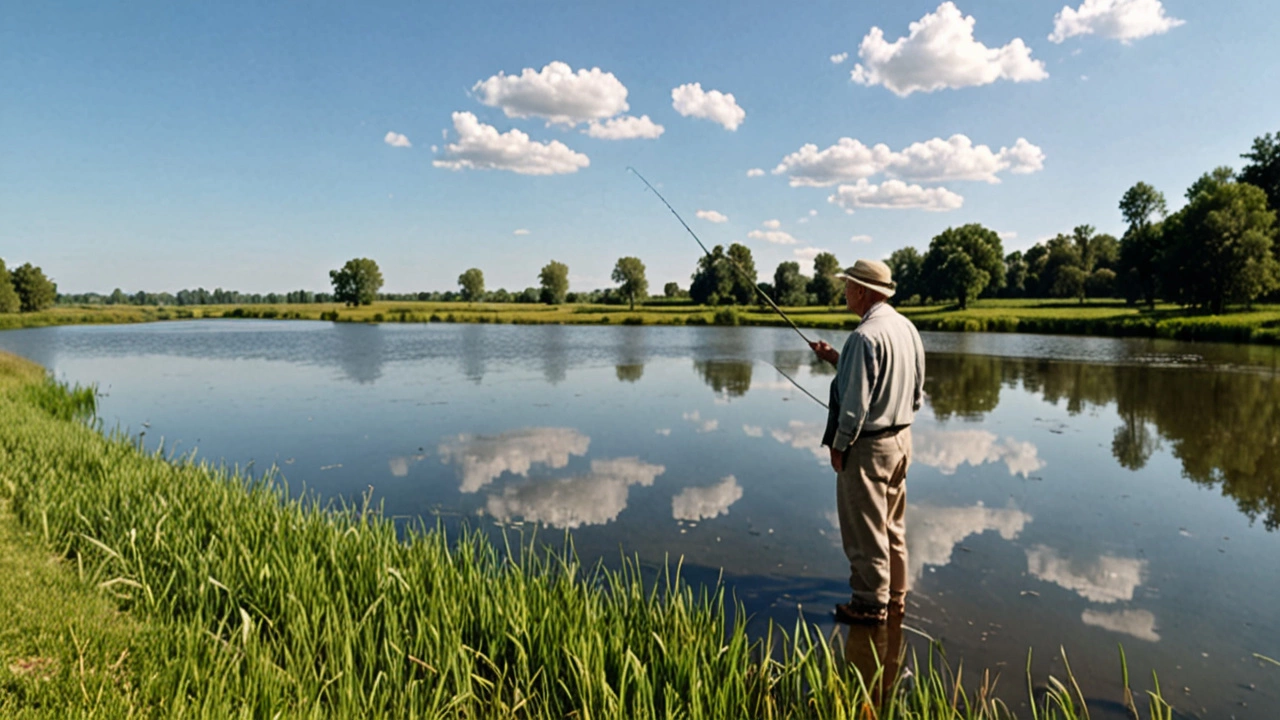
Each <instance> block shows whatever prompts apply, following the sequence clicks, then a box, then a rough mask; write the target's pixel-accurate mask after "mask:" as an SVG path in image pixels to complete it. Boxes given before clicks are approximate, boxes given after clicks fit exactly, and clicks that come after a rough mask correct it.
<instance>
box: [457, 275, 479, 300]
mask: <svg viewBox="0 0 1280 720" xmlns="http://www.w3.org/2000/svg"><path fill="white" fill-rule="evenodd" d="M458 285H460V286H462V299H463V300H466V301H467V302H475V301H476V300H480V299H481V298H483V297H484V272H483V271H481V270H480V268H470V269H468V270H467V271H466V272H464V273H462V274H461V275H459V276H458Z"/></svg>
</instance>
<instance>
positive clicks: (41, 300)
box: [9, 263, 58, 312]
mask: <svg viewBox="0 0 1280 720" xmlns="http://www.w3.org/2000/svg"><path fill="white" fill-rule="evenodd" d="M9 279H10V281H11V282H12V283H13V289H14V291H15V292H16V293H17V294H18V303H19V305H20V306H21V309H22V312H35V311H36V310H43V309H45V308H47V307H49V306H50V305H53V303H54V301H56V300H57V299H58V286H57V285H56V284H55V283H54V282H53V281H52V280H50V279H49V278H47V277H45V275H44V271H43V270H41V269H40V268H38V267H36V266H35V265H32V264H31V263H24V264H23V265H21V266H19V267H16V268H14V269H13V271H12V272H11V273H10V274H9Z"/></svg>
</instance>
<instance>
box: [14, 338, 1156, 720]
mask: <svg viewBox="0 0 1280 720" xmlns="http://www.w3.org/2000/svg"><path fill="white" fill-rule="evenodd" d="M95 399H96V396H95V394H94V391H93V390H92V389H84V388H67V387H65V386H63V385H60V384H58V383H56V382H54V381H53V380H51V379H49V378H48V377H47V376H46V375H45V373H44V372H43V371H42V369H40V368H38V367H36V366H34V365H31V364H30V363H28V362H26V361H23V360H19V359H17V358H15V357H14V356H11V355H5V354H0V570H2V571H3V572H0V612H2V613H3V615H4V617H5V618H6V619H7V620H8V622H7V623H6V625H5V627H4V629H3V631H2V632H0V716H3V717H18V718H65V717H219V718H222V717H244V718H249V717H254V718H285V717H288V718H295V717H296V718H322V717H324V718H327V717H374V718H383V717H386V718H410V717H423V718H446V717H448V718H565V717H574V718H623V717H625V718H659V717H662V718H677V717H679V718H744V717H751V718H787V717H806V718H860V719H861V718H872V719H876V718H886V719H887V718H920V719H932V718H957V719H958V718H1006V717H1013V716H1014V715H1013V713H1012V712H1011V711H1010V710H1009V708H1008V707H1007V705H1006V704H1005V703H1004V702H1002V701H1001V700H999V699H997V698H996V696H995V694H994V693H993V686H994V683H995V677H994V676H992V675H987V674H973V673H971V672H965V673H962V672H960V671H959V670H958V669H957V670H954V671H953V670H952V669H951V668H950V667H948V666H947V665H946V664H944V663H942V662H941V661H939V660H938V659H937V658H938V657H939V656H940V655H939V653H937V652H935V650H936V648H935V647H934V646H930V647H929V649H928V650H927V651H926V653H925V654H926V656H927V657H924V658H918V657H917V658H913V659H912V660H911V664H912V665H913V666H914V671H915V673H914V676H913V677H912V679H911V680H909V681H904V682H896V683H891V687H889V688H888V690H887V692H883V694H881V692H882V691H880V690H879V688H881V687H882V684H881V682H882V680H883V678H882V677H876V674H875V673H872V677H870V678H867V679H865V680H864V678H863V676H862V675H861V674H860V673H858V672H857V671H856V670H855V669H854V668H853V667H852V666H850V665H847V664H846V663H845V662H844V661H843V658H842V654H843V653H842V652H841V650H840V649H839V647H838V645H836V646H833V643H832V639H831V638H826V637H823V636H822V635H821V634H820V633H819V632H818V631H817V629H816V628H815V627H813V626H811V625H806V624H805V623H804V622H802V621H800V620H798V621H797V623H796V624H795V625H794V626H793V627H791V628H787V629H786V630H785V631H784V630H783V629H781V628H774V629H773V631H771V632H766V633H764V634H763V636H762V637H760V638H753V637H748V636H747V635H746V633H745V630H744V629H743V624H742V623H735V622H734V618H735V617H740V616H741V613H742V608H741V606H740V605H738V604H737V603H736V602H734V601H732V600H730V599H729V598H728V597H727V596H726V593H725V591H724V589H723V588H715V587H713V588H702V587H694V586H691V585H690V584H687V583H686V582H684V581H683V580H682V579H681V577H680V570H679V561H678V560H677V559H674V558H673V559H672V560H671V562H670V564H669V566H668V567H667V569H666V570H665V571H659V572H654V571H649V570H642V569H641V568H640V567H639V565H638V563H636V562H634V561H632V560H628V559H626V558H625V557H624V558H622V560H621V563H620V565H619V566H618V567H617V568H616V569H606V568H604V567H601V566H592V567H588V566H584V565H582V564H581V563H580V562H579V561H578V560H577V559H576V557H575V555H574V553H573V551H572V549H571V547H570V549H568V550H551V549H546V548H544V547H542V546H540V545H538V544H537V543H536V542H535V540H534V539H533V538H521V537H516V536H512V537H509V538H508V539H507V541H506V542H502V543H498V544H495V543H494V542H492V541H490V540H487V539H486V537H485V536H483V535H481V534H479V533H476V532H466V531H464V532H462V533H461V534H458V535H453V536H451V535H449V534H447V533H445V532H444V531H443V530H442V529H440V528H439V527H431V526H413V527H409V528H397V527H396V525H395V524H394V523H393V522H392V521H391V520H390V519H388V518H385V517H383V516H382V514H381V513H380V512H379V510H378V508H377V506H376V505H373V504H370V503H369V502H367V501H366V502H364V503H361V504H358V505H356V506H346V507H335V506H331V505H324V504H321V503H319V502H317V501H316V500H315V499H311V498H301V499H299V498H296V497H290V495H289V494H288V492H287V490H286V488H284V487H282V486H281V485H280V484H279V483H278V482H277V481H276V480H275V479H274V478H272V477H271V476H270V475H268V476H265V477H258V478H252V477H247V476H244V475H239V474H236V473H234V472H229V471H228V470H226V469H225V468H221V467H216V466H212V465H209V464H207V463H204V462H199V463H197V462H194V461H193V460H192V459H191V458H190V457H171V456H165V455H164V454H163V453H161V452H156V453H146V452H144V451H142V450H140V449H139V447H138V446H137V445H136V444H135V443H134V442H133V441H131V440H130V439H129V438H128V437H125V436H122V435H119V434H108V435H104V434H103V433H102V432H101V431H100V429H99V427H98V426H97V421H96V420H95V419H94V410H95ZM1067 667H1068V668H1069V665H1068V666H1067ZM1118 667H1119V668H1120V670H1118V672H1120V673H1123V679H1124V681H1125V682H1124V684H1125V687H1126V688H1127V687H1128V686H1129V682H1128V676H1127V669H1124V663H1123V655H1121V657H1120V664H1119V666H1118ZM1013 674H1014V675H1015V676H1016V675H1018V673H1017V672H1016V671H1015V672H1014V673H1013ZM1001 682H1002V683H1006V684H1007V685H1006V687H1007V688H1009V689H1010V690H1011V692H1012V693H1013V694H1014V695H1021V696H1023V697H1026V693H1032V687H1033V686H1034V687H1035V688H1036V690H1035V691H1034V693H1033V695H1032V697H1034V702H1033V707H1034V710H1033V711H1032V712H1031V713H1030V714H1025V715H1024V717H1034V718H1082V717H1087V716H1088V713H1087V711H1086V710H1085V709H1084V707H1083V698H1084V697H1085V694H1084V693H1083V692H1082V689H1081V688H1079V687H1078V686H1077V685H1076V683H1075V681H1074V680H1073V679H1072V677H1071V676H1070V672H1069V669H1068V671H1067V673H1066V674H1065V676H1063V677H1047V678H1032V677H1031V676H1030V673H1027V674H1025V675H1023V676H1022V677H1007V678H1005V679H1003V680H1002V681H1001ZM1154 687H1155V690H1154V691H1153V692H1151V693H1147V694H1142V693H1139V694H1138V697H1137V698H1134V697H1133V696H1132V695H1131V693H1130V692H1129V691H1127V690H1126V691H1125V693H1124V697H1123V698H1116V699H1115V700H1116V701H1117V702H1124V703H1125V704H1126V705H1128V706H1129V707H1130V708H1131V709H1132V710H1131V711H1132V712H1133V713H1134V715H1135V716H1137V717H1151V718H1168V717H1171V714H1170V713H1171V710H1170V708H1169V706H1168V705H1167V704H1166V703H1165V701H1164V700H1163V699H1161V696H1160V694H1159V689H1158V687H1159V686H1158V683H1157V684H1155V685H1154ZM1019 688H1022V689H1019Z"/></svg>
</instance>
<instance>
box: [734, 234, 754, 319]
mask: <svg viewBox="0 0 1280 720" xmlns="http://www.w3.org/2000/svg"><path fill="white" fill-rule="evenodd" d="M727 257H728V258H729V260H731V261H733V262H732V263H731V266H730V267H731V270H730V272H731V273H732V276H733V285H732V287H733V290H732V292H733V299H734V302H736V303H737V304H738V305H750V304H751V303H753V302H755V299H756V283H757V282H759V278H758V277H757V276H758V273H757V272H756V261H755V260H754V259H753V258H752V257H751V248H749V247H747V246H746V245H742V244H740V243H734V244H732V245H730V246H729V252H728V254H727Z"/></svg>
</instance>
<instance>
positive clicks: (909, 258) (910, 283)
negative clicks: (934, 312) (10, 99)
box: [886, 245, 929, 302]
mask: <svg viewBox="0 0 1280 720" xmlns="http://www.w3.org/2000/svg"><path fill="white" fill-rule="evenodd" d="M886 264H887V265H888V266H889V272H890V273H891V274H892V275H893V282H894V283H895V284H896V285H897V291H896V292H895V293H894V295H893V299H894V300H895V301H896V302H905V301H908V300H910V299H911V298H913V297H919V298H920V299H924V298H925V297H927V296H928V295H929V293H928V292H927V291H926V288H925V287H924V283H923V282H922V279H923V278H922V275H923V272H924V257H923V256H921V255H920V251H919V250H916V249H915V248H913V247H911V246H910V245H908V246H906V247H902V248H899V249H897V250H894V251H893V253H892V254H890V255H889V259H888V260H887V261H886Z"/></svg>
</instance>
